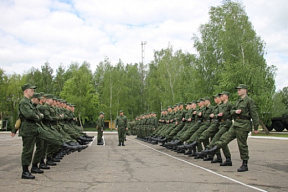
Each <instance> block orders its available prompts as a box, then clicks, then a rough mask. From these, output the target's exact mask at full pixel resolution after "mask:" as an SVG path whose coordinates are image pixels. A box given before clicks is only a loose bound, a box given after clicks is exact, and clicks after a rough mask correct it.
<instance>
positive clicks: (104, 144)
mask: <svg viewBox="0 0 288 192" xmlns="http://www.w3.org/2000/svg"><path fill="white" fill-rule="evenodd" d="M102 139H103V146H105V138H104V134H103V136H102Z"/></svg>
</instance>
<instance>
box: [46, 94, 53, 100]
mask: <svg viewBox="0 0 288 192" xmlns="http://www.w3.org/2000/svg"><path fill="white" fill-rule="evenodd" d="M44 97H46V99H53V97H54V95H52V94H45V95H44Z"/></svg>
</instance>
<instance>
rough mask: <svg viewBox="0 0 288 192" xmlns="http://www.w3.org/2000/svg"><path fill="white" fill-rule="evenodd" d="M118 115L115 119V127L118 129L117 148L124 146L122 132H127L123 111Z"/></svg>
mask: <svg viewBox="0 0 288 192" xmlns="http://www.w3.org/2000/svg"><path fill="white" fill-rule="evenodd" d="M119 113H120V115H119V116H118V117H117V118H116V122H115V126H116V129H118V141H119V144H118V146H121V145H122V146H125V144H124V139H125V138H124V136H125V135H124V132H125V131H126V130H128V128H127V117H126V116H125V115H124V112H123V110H120V111H119Z"/></svg>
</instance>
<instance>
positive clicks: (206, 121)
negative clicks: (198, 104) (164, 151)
mask: <svg viewBox="0 0 288 192" xmlns="http://www.w3.org/2000/svg"><path fill="white" fill-rule="evenodd" d="M212 110H213V106H211V105H209V106H205V107H203V108H202V124H201V126H200V127H199V128H198V129H197V131H195V132H194V133H193V135H192V136H191V137H190V138H189V140H188V141H187V143H192V142H194V141H196V140H197V139H198V138H199V136H200V135H201V134H202V133H203V132H204V131H205V130H206V129H208V127H209V126H210V115H211V113H212ZM203 143H204V145H208V143H209V141H208V139H206V140H204V141H203ZM197 148H198V151H202V150H203V148H202V144H201V143H198V146H197Z"/></svg>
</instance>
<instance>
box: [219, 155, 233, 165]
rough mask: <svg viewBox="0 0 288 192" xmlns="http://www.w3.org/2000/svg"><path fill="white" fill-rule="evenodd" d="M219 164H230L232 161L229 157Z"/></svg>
mask: <svg viewBox="0 0 288 192" xmlns="http://www.w3.org/2000/svg"><path fill="white" fill-rule="evenodd" d="M220 166H232V161H231V158H230V157H227V158H226V161H224V162H223V163H221V164H220Z"/></svg>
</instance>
